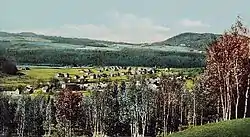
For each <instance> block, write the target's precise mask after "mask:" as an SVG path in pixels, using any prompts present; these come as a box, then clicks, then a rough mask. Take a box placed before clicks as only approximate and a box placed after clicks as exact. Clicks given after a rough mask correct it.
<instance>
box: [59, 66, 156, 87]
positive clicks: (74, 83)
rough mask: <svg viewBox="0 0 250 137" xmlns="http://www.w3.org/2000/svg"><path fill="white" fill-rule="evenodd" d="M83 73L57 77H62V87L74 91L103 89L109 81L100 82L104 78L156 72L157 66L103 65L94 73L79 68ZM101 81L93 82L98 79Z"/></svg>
mask: <svg viewBox="0 0 250 137" xmlns="http://www.w3.org/2000/svg"><path fill="white" fill-rule="evenodd" d="M79 71H80V73H81V74H82V75H74V76H70V75H69V74H68V73H65V74H62V73H58V74H56V76H55V77H56V78H58V79H62V80H63V81H60V84H61V88H62V89H70V90H74V91H78V90H83V91H87V90H94V89H96V88H99V89H103V88H105V87H107V85H108V84H107V83H105V82H100V80H101V79H103V78H112V77H120V76H132V75H145V74H155V73H156V72H157V71H156V69H155V68H139V69H138V68H132V67H120V66H111V67H102V68H99V69H98V70H97V71H98V72H96V73H94V72H93V71H92V70H91V69H82V70H79ZM98 80H99V82H93V81H98Z"/></svg>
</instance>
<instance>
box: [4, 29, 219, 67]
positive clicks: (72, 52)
mask: <svg viewBox="0 0 250 137" xmlns="http://www.w3.org/2000/svg"><path fill="white" fill-rule="evenodd" d="M218 36H219V35H216V34H211V33H203V34H200V33H182V34H180V35H177V36H174V37H172V38H169V39H167V40H165V41H161V42H156V43H152V44H148V43H137V44H134V43H126V42H112V41H103V40H93V39H87V38H65V37H60V36H45V35H38V34H35V33H32V32H22V33H7V32H0V54H2V55H4V56H11V57H14V58H15V59H16V60H17V62H18V63H19V64H24V63H29V64H64V65H65V64H73V63H76V64H79V65H87V64H92V65H149V66H154V65H159V66H172V67H174V66H176V67H177V66H178V67H180V66H186V65H188V66H189V67H191V65H194V66H197V65H195V64H198V66H203V65H204V61H203V60H204V51H205V47H206V46H207V45H208V44H209V43H211V42H212V41H213V40H214V39H216V38H218ZM66 56H68V58H67V57H66ZM190 62H193V63H190Z"/></svg>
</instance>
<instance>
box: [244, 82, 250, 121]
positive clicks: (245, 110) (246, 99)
mask: <svg viewBox="0 0 250 137" xmlns="http://www.w3.org/2000/svg"><path fill="white" fill-rule="evenodd" d="M249 84H250V80H249V78H248V79H247V91H246V94H245V97H246V98H245V109H244V116H243V117H244V118H246V115H247V107H248V106H247V104H248V96H249V95H248V94H249Z"/></svg>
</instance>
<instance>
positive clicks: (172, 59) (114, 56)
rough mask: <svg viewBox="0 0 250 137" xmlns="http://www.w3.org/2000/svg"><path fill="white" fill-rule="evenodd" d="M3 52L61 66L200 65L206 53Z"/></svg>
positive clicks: (25, 60) (18, 58)
mask: <svg viewBox="0 0 250 137" xmlns="http://www.w3.org/2000/svg"><path fill="white" fill-rule="evenodd" d="M0 52H1V55H3V56H5V57H8V58H14V59H15V60H16V62H17V63H18V64H58V65H62V66H63V65H77V66H82V65H98V66H99V65H101V66H103V65H106V66H112V65H117V66H145V67H152V66H159V67H180V68H189V67H201V66H204V59H205V55H204V54H200V53H179V52H165V51H151V50H141V49H137V50H135V49H133V50H131V49H124V50H122V51H100V50H99V51H98V50H89V51H87V50H84V51H82V50H73V49H36V50H16V49H5V50H1V51H0Z"/></svg>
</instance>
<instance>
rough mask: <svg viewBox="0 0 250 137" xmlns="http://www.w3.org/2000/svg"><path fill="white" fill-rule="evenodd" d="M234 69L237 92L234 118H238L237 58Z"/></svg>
mask: <svg viewBox="0 0 250 137" xmlns="http://www.w3.org/2000/svg"><path fill="white" fill-rule="evenodd" d="M235 65H236V66H235V67H234V77H235V81H236V92H237V99H236V104H235V118H236V119H237V118H238V106H239V99H240V92H239V80H238V74H237V66H238V62H237V58H236V62H235Z"/></svg>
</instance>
